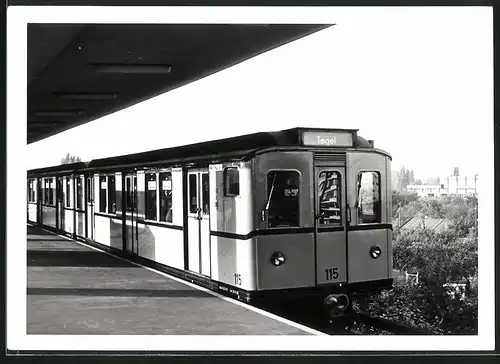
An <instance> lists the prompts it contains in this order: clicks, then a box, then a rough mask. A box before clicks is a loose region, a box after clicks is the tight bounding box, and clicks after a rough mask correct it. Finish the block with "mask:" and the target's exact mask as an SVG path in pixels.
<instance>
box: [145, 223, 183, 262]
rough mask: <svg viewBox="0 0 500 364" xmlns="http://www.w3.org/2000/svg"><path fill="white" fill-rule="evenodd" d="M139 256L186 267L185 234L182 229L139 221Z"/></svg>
mask: <svg viewBox="0 0 500 364" xmlns="http://www.w3.org/2000/svg"><path fill="white" fill-rule="evenodd" d="M138 227H139V256H141V257H143V258H147V259H150V260H152V261H155V262H158V263H160V264H164V265H168V266H170V267H174V268H177V269H184V234H183V231H182V230H176V229H168V228H165V227H162V226H152V225H148V224H141V223H138Z"/></svg>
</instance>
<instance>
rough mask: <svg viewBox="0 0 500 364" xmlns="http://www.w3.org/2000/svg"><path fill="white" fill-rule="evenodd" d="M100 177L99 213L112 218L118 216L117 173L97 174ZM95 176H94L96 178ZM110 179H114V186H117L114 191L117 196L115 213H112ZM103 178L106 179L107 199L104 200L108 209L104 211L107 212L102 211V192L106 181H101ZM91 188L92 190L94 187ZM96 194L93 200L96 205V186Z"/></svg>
mask: <svg viewBox="0 0 500 364" xmlns="http://www.w3.org/2000/svg"><path fill="white" fill-rule="evenodd" d="M96 175H97V176H98V179H99V186H98V188H99V196H98V198H99V211H97V212H98V213H100V214H106V215H110V216H117V215H118V206H117V197H116V192H117V190H116V179H117V178H116V173H115V172H110V173H103V174H96ZM96 175H94V176H96ZM110 177H114V186H115V189H114V194H115V199H114V202H115V208H116V210H115V212H110V202H111V201H110V190H109V185H110V184H109V180H110ZM101 178H105V179H106V181H105V182H106V197H105V198H104V200H105V202H106V208H105V209H104V210H105V211H101V209H102V201H101V190H102V187H101V186H102V185H101V184H102V182H104V181H101ZM90 188H92V186H90ZM92 192H94V195H93V200H92V202H94V203H95V186H94V189H93V191H92Z"/></svg>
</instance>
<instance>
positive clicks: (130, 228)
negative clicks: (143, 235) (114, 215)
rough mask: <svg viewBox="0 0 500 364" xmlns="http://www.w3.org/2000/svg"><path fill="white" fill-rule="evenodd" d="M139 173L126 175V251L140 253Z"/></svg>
mask: <svg viewBox="0 0 500 364" xmlns="http://www.w3.org/2000/svg"><path fill="white" fill-rule="evenodd" d="M137 229H138V228H137V175H135V174H131V173H130V174H126V175H125V251H127V252H129V253H134V254H138V252H139V246H138V233H139V232H138V230H137Z"/></svg>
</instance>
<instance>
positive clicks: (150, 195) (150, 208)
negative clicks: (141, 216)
mask: <svg viewBox="0 0 500 364" xmlns="http://www.w3.org/2000/svg"><path fill="white" fill-rule="evenodd" d="M146 220H154V221H156V173H146Z"/></svg>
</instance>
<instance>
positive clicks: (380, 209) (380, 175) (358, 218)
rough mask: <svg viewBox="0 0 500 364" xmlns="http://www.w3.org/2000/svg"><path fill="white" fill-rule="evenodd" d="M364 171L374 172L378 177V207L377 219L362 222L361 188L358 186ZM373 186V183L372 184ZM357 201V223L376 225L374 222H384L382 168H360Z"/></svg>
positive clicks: (357, 179)
mask: <svg viewBox="0 0 500 364" xmlns="http://www.w3.org/2000/svg"><path fill="white" fill-rule="evenodd" d="M363 173H374V174H376V175H377V177H378V206H377V207H378V208H377V211H376V214H375V217H377V219H376V221H369V222H360V219H361V216H362V215H363V214H361V209H360V201H361V199H360V191H361V189H360V188H358V181H360V179H359V177H360V175H361V174H363ZM372 187H373V184H372ZM356 201H357V206H356V215H357V216H356V218H357V219H356V222H357V225H370V224H371V225H374V224H382V172H381V171H380V170H376V169H360V170H359V171H358V174H357V178H356Z"/></svg>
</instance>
